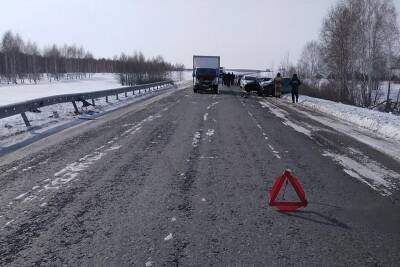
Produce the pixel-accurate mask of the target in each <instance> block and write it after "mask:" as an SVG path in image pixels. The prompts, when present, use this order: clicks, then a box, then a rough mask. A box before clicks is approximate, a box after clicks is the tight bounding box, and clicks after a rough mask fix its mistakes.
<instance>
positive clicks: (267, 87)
mask: <svg viewBox="0 0 400 267" xmlns="http://www.w3.org/2000/svg"><path fill="white" fill-rule="evenodd" d="M265 79H268V80H265V81H262V82H260V85H261V95H263V96H275V84H274V80H273V79H270V78H265ZM291 91H292V87H291V86H290V78H282V91H281V93H282V94H288V93H290V92H291Z"/></svg>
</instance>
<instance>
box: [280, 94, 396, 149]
mask: <svg viewBox="0 0 400 267" xmlns="http://www.w3.org/2000/svg"><path fill="white" fill-rule="evenodd" d="M284 98H285V99H286V100H288V101H291V96H290V95H286V96H285V97H284ZM299 104H301V105H303V106H305V107H308V108H311V109H313V110H316V111H319V112H323V113H325V114H328V115H331V116H333V117H336V118H339V119H341V120H344V121H347V122H350V123H352V124H354V125H356V126H360V127H363V128H366V129H369V130H372V131H374V132H375V133H377V134H379V135H382V136H383V137H387V138H391V139H395V140H397V141H400V116H396V115H393V114H390V113H384V112H379V111H374V110H370V109H367V108H361V107H355V106H351V105H345V104H342V103H336V102H333V101H329V100H325V99H319V98H314V97H309V96H304V95H301V96H299Z"/></svg>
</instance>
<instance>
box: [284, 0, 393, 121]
mask: <svg viewBox="0 0 400 267" xmlns="http://www.w3.org/2000/svg"><path fill="white" fill-rule="evenodd" d="M286 69H288V70H290V69H292V72H293V71H295V70H296V69H297V72H298V73H299V74H300V76H301V77H302V78H303V80H304V87H303V88H302V93H303V94H306V95H309V96H313V97H319V98H324V99H329V100H334V101H338V102H342V103H346V104H351V105H356V106H361V107H368V108H375V109H379V110H381V111H386V112H393V113H400V103H399V100H400V99H399V98H400V90H399V88H400V85H399V84H398V83H400V34H399V25H398V22H397V11H396V9H395V6H394V4H393V1H392V0H343V1H339V2H338V3H337V4H336V5H334V6H333V7H332V8H331V9H330V10H329V11H328V14H327V15H326V17H325V19H324V20H323V23H322V26H321V31H320V37H319V40H312V41H310V42H309V43H307V44H306V46H305V47H304V49H303V53H302V55H301V57H300V59H299V62H298V64H297V67H296V68H294V67H293V66H292V67H291V68H290V67H286ZM396 83H397V84H396ZM394 90H395V91H394Z"/></svg>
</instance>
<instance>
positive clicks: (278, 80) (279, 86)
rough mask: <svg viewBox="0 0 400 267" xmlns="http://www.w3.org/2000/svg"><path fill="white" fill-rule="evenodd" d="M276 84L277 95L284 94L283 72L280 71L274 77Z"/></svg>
mask: <svg viewBox="0 0 400 267" xmlns="http://www.w3.org/2000/svg"><path fill="white" fill-rule="evenodd" d="M274 86H275V97H281V94H282V77H281V74H280V73H279V72H278V73H277V74H276V77H275V79H274Z"/></svg>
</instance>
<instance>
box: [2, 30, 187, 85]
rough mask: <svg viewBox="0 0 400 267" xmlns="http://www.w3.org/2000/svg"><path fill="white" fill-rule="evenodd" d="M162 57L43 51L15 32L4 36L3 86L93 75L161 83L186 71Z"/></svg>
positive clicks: (74, 48) (75, 48)
mask: <svg viewBox="0 0 400 267" xmlns="http://www.w3.org/2000/svg"><path fill="white" fill-rule="evenodd" d="M183 68H184V66H183V65H182V64H175V65H174V64H171V63H169V62H166V61H165V60H164V59H163V58H162V57H161V56H157V57H154V58H146V57H145V56H144V55H143V54H142V53H141V52H135V53H134V54H133V55H126V54H124V53H121V55H120V56H114V57H113V58H112V59H110V58H95V57H94V56H93V54H92V53H91V52H90V51H88V50H85V49H84V48H83V47H82V46H76V45H67V44H64V45H63V46H57V45H55V44H53V45H50V46H47V47H44V48H43V49H40V48H39V47H38V45H37V44H36V43H34V42H31V41H27V42H26V41H24V40H23V39H22V38H21V37H20V36H19V35H18V34H14V33H12V32H11V31H7V32H5V33H4V35H3V36H2V39H1V44H0V84H24V83H38V82H39V81H40V80H43V79H47V80H48V81H50V82H51V81H54V80H56V81H57V80H61V79H71V80H72V79H83V78H87V77H90V76H91V74H93V73H115V74H118V77H119V81H120V83H121V85H134V84H138V83H146V82H157V81H161V80H163V79H166V78H167V74H168V72H170V71H176V70H183Z"/></svg>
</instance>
